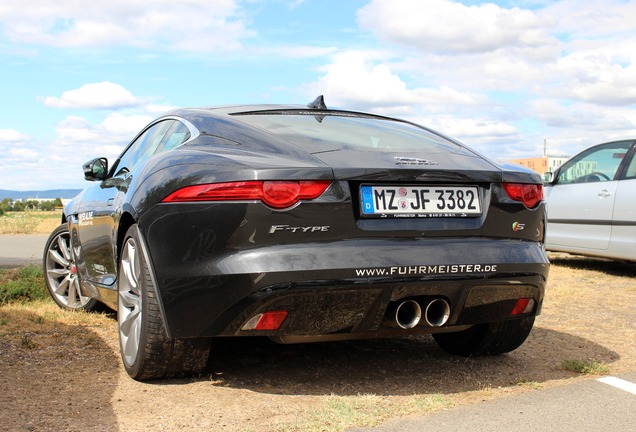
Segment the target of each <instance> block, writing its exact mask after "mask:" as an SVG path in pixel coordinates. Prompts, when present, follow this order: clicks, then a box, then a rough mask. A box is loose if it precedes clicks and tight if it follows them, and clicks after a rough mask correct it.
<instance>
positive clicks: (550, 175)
mask: <svg viewBox="0 0 636 432" xmlns="http://www.w3.org/2000/svg"><path fill="white" fill-rule="evenodd" d="M552 180H554V173H551V172H545V173H543V183H544V184H545V183H552Z"/></svg>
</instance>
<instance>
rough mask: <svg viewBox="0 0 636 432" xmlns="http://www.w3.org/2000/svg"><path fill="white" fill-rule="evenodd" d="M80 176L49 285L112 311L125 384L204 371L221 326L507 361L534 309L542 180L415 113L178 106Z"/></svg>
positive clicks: (49, 255)
mask: <svg viewBox="0 0 636 432" xmlns="http://www.w3.org/2000/svg"><path fill="white" fill-rule="evenodd" d="M84 175H85V177H86V180H89V181H92V182H94V184H93V185H92V186H90V187H88V188H87V189H85V190H84V191H83V192H82V193H81V194H80V195H78V196H77V197H76V198H75V199H74V200H73V201H72V202H71V203H70V204H69V205H68V206H67V207H66V208H65V210H64V216H63V220H62V222H63V223H62V225H60V227H58V228H57V229H56V230H55V231H54V232H53V233H52V234H51V237H50V238H49V241H48V242H47V244H46V248H45V251H44V270H45V275H46V283H47V286H48V289H49V290H50V292H51V295H52V297H53V299H54V300H55V301H56V302H57V304H58V305H60V306H61V307H63V308H68V309H86V310H90V309H93V308H94V307H96V306H97V305H99V304H100V303H103V304H106V305H108V306H110V307H112V308H114V309H116V310H117V315H118V328H119V338H120V346H121V354H122V359H123V363H124V365H125V368H126V370H127V372H128V373H129V374H130V376H132V377H133V378H135V379H140V380H142V379H150V378H158V377H166V376H171V375H175V374H182V373H192V372H196V371H199V370H201V369H202V368H203V367H204V366H205V364H206V361H207V358H208V353H209V350H210V344H211V342H210V341H211V338H213V337H219V336H268V337H270V338H272V339H274V340H276V341H278V342H282V343H298V342H315V341H331V340H343V339H355V338H367V337H394V336H403V335H413V334H426V333H431V334H432V335H433V337H434V338H435V340H436V341H437V343H438V344H439V345H440V346H441V347H442V348H443V349H444V350H446V351H448V352H450V353H452V354H458V355H486V354H499V353H504V352H508V351H511V350H514V349H515V348H517V347H518V346H519V345H521V344H522V343H523V341H524V340H525V339H526V337H527V336H528V334H529V333H530V330H531V328H532V325H533V323H534V318H535V316H536V315H537V314H539V312H540V310H541V305H542V301H543V296H544V288H545V284H546V278H547V275H548V270H549V263H548V259H547V257H546V254H545V250H544V245H543V239H544V228H545V208H544V203H543V192H542V186H541V178H540V177H539V175H538V174H535V173H532V172H530V171H523V170H522V169H521V168H515V167H508V166H506V167H502V166H498V165H497V164H495V163H493V162H491V161H489V160H487V159H486V158H484V157H482V156H480V155H479V154H477V153H475V152H474V151H472V150H470V149H468V148H467V147H465V146H463V145H461V144H460V143H458V142H457V141H455V140H452V139H450V138H448V137H445V136H444V135H441V134H439V133H437V132H435V131H432V130H429V129H426V128H424V127H421V126H418V125H416V124H413V123H409V122H406V121H402V120H397V119H393V118H387V117H383V116H378V115H371V114H365V113H359V112H350V111H342V110H332V109H328V108H327V107H326V106H325V105H324V100H323V99H322V97H319V98H318V99H316V101H314V102H312V103H310V104H309V105H308V106H307V107H299V106H272V105H268V106H233V107H223V108H196V109H179V110H176V111H173V112H171V113H168V114H166V115H164V116H162V117H160V118H158V119H157V120H155V121H153V122H152V123H151V124H150V125H148V126H147V127H146V128H145V129H144V130H143V131H142V132H141V133H140V134H139V135H138V136H137V137H136V138H135V139H134V140H133V141H132V142H131V143H130V144H129V145H128V146H127V147H126V149H125V150H124V152H123V153H122V154H121V155H120V156H119V158H118V159H117V160H116V161H115V162H114V163H113V164H112V165H111V166H109V165H108V162H107V160H106V159H105V158H98V159H94V160H92V161H90V162H88V163H87V164H85V165H84Z"/></svg>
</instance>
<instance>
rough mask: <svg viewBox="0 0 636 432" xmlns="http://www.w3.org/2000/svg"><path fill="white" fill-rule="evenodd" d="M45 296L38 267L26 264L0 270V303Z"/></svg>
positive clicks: (45, 292)
mask: <svg viewBox="0 0 636 432" xmlns="http://www.w3.org/2000/svg"><path fill="white" fill-rule="evenodd" d="M47 297H48V292H47V290H46V287H45V285H44V276H43V274H42V269H41V268H40V267H37V266H34V265H28V266H26V267H22V268H20V269H11V270H0V305H3V304H7V303H11V302H17V301H31V300H39V299H43V298H47Z"/></svg>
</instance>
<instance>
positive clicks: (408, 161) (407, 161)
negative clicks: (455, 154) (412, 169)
mask: <svg viewBox="0 0 636 432" xmlns="http://www.w3.org/2000/svg"><path fill="white" fill-rule="evenodd" d="M393 159H395V163H396V164H398V165H429V166H430V165H438V163H437V162H435V161H432V160H427V159H419V158H413V157H403V156H395V157H394V158H393Z"/></svg>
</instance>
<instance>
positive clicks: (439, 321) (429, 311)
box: [418, 299, 450, 327]
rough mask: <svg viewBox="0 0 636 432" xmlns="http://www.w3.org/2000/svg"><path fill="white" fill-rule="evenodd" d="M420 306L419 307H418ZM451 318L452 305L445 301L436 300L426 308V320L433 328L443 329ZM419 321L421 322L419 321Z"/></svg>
mask: <svg viewBox="0 0 636 432" xmlns="http://www.w3.org/2000/svg"><path fill="white" fill-rule="evenodd" d="M418 306H419V305H418ZM449 317H450V305H449V304H448V302H447V301H446V300H444V299H435V300H433V301H432V302H430V303H429V304H428V305H427V306H426V310H425V311H424V319H425V320H426V323H427V324H428V325H430V326H431V327H441V326H443V325H444V324H446V321H448V318H449ZM418 321H419V320H418Z"/></svg>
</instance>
